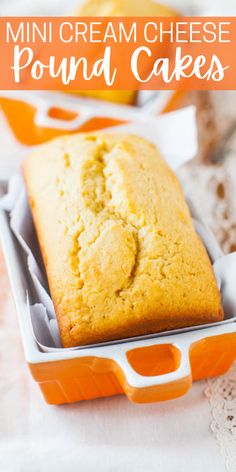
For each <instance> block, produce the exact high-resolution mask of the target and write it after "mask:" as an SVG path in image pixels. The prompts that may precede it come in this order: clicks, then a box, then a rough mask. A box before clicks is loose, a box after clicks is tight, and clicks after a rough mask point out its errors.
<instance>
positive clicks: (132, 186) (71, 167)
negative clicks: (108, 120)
mask: <svg viewBox="0 0 236 472" xmlns="http://www.w3.org/2000/svg"><path fill="white" fill-rule="evenodd" d="M24 176H25V181H26V185H27V189H28V194H29V201H30V205H31V208H32V214H33V218H34V222H35V226H36V230H37V234H38V240H39V243H40V247H41V251H42V254H43V258H44V263H45V267H46V272H47V276H48V282H49V287H50V292H51V296H52V300H53V303H54V306H55V310H56V315H57V318H58V322H59V327H60V332H61V338H62V343H63V345H64V346H65V347H69V346H77V345H84V344H89V343H97V342H102V341H108V340H112V339H120V338H126V337H130V336H136V335H141V334H146V333H154V332H158V331H163V330H168V329H173V328H180V327H186V326H191V325H198V324H202V323H209V322H213V321H219V320H221V319H222V317H223V310H222V307H221V299H220V293H219V291H218V288H217V285H216V280H215V277H214V274H213V271H212V267H211V263H210V260H209V258H208V255H207V253H206V250H205V248H204V246H203V244H202V242H201V240H200V239H199V237H198V235H197V234H196V232H195V229H194V227H193V224H192V220H191V216H190V213H189V210H188V207H187V205H186V203H185V200H184V196H183V192H182V189H181V187H180V184H179V182H178V180H177V178H176V176H175V175H174V173H173V172H172V171H171V170H170V169H169V167H168V166H167V164H166V163H165V161H164V160H163V159H162V158H161V156H160V154H159V152H158V150H157V149H156V147H155V146H154V145H153V144H151V143H149V142H147V141H146V140H144V139H142V138H139V137H137V136H133V135H123V134H118V133H117V134H102V133H97V134H96V133H95V134H86V133H85V134H75V135H72V136H64V137H60V138H57V139H55V140H53V141H51V142H49V143H47V144H45V145H42V146H41V147H39V148H38V149H37V150H36V151H35V152H34V153H33V154H31V155H30V156H29V157H27V159H26V161H25V162H24Z"/></svg>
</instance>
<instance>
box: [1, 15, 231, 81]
mask: <svg viewBox="0 0 236 472" xmlns="http://www.w3.org/2000/svg"><path fill="white" fill-rule="evenodd" d="M0 61H1V64H0V68H1V73H0V89H2V90H43V89H44V90H56V89H60V90H62V89H68V90H69V89H70V90H76V89H80V90H109V89H116V90H122V89H125V90H140V89H149V90H155V89H160V90H161V89H162V90H165V89H166V90H168V89H169V90H173V89H181V90H193V89H195V90H206V89H211V90H226V89H228V90H233V89H235V88H236V87H235V83H236V17H217V18H216V17H204V18H202V17H179V18H171V17H169V18H161V17H154V18H152V17H145V18H135V17H134V18H124V17H121V18H101V17H99V18H95V17H93V18H85V17H60V18H59V17H24V18H23V17H4V18H3V17H2V18H1V19H0Z"/></svg>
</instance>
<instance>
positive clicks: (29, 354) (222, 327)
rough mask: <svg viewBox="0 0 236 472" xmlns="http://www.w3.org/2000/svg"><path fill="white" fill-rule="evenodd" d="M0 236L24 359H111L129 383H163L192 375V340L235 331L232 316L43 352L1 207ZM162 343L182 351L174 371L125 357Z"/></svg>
mask: <svg viewBox="0 0 236 472" xmlns="http://www.w3.org/2000/svg"><path fill="white" fill-rule="evenodd" d="M0 236H1V241H2V247H3V252H4V255H5V259H6V263H7V268H8V273H9V278H10V283H11V287H12V292H13V296H14V300H15V304H16V310H17V314H18V321H19V325H20V331H21V337H22V341H23V347H24V353H25V357H26V361H27V362H29V363H31V364H34V363H45V362H54V361H63V360H66V359H78V358H82V357H91V356H93V357H99V358H104V359H111V360H113V361H114V362H116V364H118V365H119V367H120V368H121V369H122V371H123V373H124V375H125V377H126V380H127V382H128V384H129V385H130V386H133V387H135V388H144V387H151V386H156V385H164V384H165V383H168V382H173V381H176V380H181V379H183V378H185V377H190V376H191V368H190V363H189V349H190V346H191V345H192V343H194V342H196V341H199V340H201V339H204V338H208V337H211V336H217V335H222V334H226V333H233V332H236V323H235V322H234V320H228V321H227V322H225V321H224V322H221V323H219V324H218V325H217V326H211V327H202V328H198V329H192V330H191V331H187V332H179V333H176V332H174V331H173V333H172V334H168V335H162V336H160V335H156V336H153V337H151V338H149V339H147V338H145V337H144V338H143V339H138V340H131V341H126V342H118V343H110V344H108V345H103V346H98V347H91V348H88V347H87V348H84V349H83V348H81V349H80V350H67V349H59V350H57V351H56V352H55V351H54V352H49V353H45V352H42V351H40V349H39V347H38V345H37V343H36V341H35V339H34V336H33V333H32V328H31V325H30V323H29V317H28V316H27V292H26V285H24V277H25V274H24V273H23V272H22V268H21V266H20V262H19V257H18V254H17V248H16V241H15V240H14V236H13V234H12V232H11V229H10V227H9V222H8V215H7V214H6V212H5V211H4V210H2V209H0ZM165 344H171V345H172V346H174V347H176V348H177V349H178V350H179V351H180V354H181V359H180V365H179V367H178V369H177V370H175V371H173V372H170V373H166V374H162V375H158V376H144V375H141V374H139V373H137V372H136V371H135V370H134V369H133V367H132V366H131V364H130V363H129V361H128V358H127V353H128V352H129V351H130V350H133V349H135V348H143V347H148V346H154V345H165Z"/></svg>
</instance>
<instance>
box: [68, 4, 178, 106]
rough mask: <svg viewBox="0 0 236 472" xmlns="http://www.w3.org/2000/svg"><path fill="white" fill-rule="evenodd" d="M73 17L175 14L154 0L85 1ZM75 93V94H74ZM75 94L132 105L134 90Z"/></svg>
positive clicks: (91, 91) (134, 96)
mask: <svg viewBox="0 0 236 472" xmlns="http://www.w3.org/2000/svg"><path fill="white" fill-rule="evenodd" d="M74 15H75V16H129V17H130V16H134V17H135V16H176V12H175V11H174V10H173V9H172V8H170V7H168V6H167V5H164V4H159V3H156V2H155V1H154V0H85V1H84V2H83V3H82V5H80V6H79V7H78V9H77V10H75V11H74ZM74 93H75V92H74ZM76 93H78V94H80V95H82V96H85V97H89V98H98V99H100V100H107V101H110V102H116V103H122V104H127V105H133V104H134V102H135V99H136V93H137V92H136V91H134V90H88V91H87V90H86V91H77V92H76Z"/></svg>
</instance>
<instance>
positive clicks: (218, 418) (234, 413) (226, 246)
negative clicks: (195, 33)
mask: <svg viewBox="0 0 236 472" xmlns="http://www.w3.org/2000/svg"><path fill="white" fill-rule="evenodd" d="M181 176H182V178H183V179H184V181H186V183H187V189H188V190H189V191H191V197H192V199H193V202H194V203H195V205H196V207H197V208H198V210H199V211H200V212H201V214H202V217H203V219H204V221H205V222H206V224H207V225H208V226H209V227H210V228H211V230H212V231H213V233H214V234H215V236H216V238H217V240H218V242H219V244H220V246H221V248H222V249H223V251H224V252H225V253H229V252H232V251H235V250H236V185H235V184H236V139H235V150H234V147H231V148H229V149H228V152H227V157H226V158H225V160H224V161H223V163H222V164H221V165H217V166H203V165H202V166H201V165H200V166H199V164H198V165H196V164H191V165H188V166H185V167H184V168H183V169H181ZM205 394H206V396H207V398H208V399H209V403H210V407H211V413H212V422H211V425H210V427H211V430H212V431H213V433H214V435H215V437H216V440H217V441H218V443H219V447H220V450H221V453H222V455H223V458H224V462H225V465H226V468H227V470H228V471H229V472H235V471H236V362H235V363H234V364H233V365H232V367H231V369H230V370H229V371H228V372H227V373H226V374H225V375H223V376H220V377H217V378H212V379H208V380H207V388H206V390H205Z"/></svg>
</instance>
